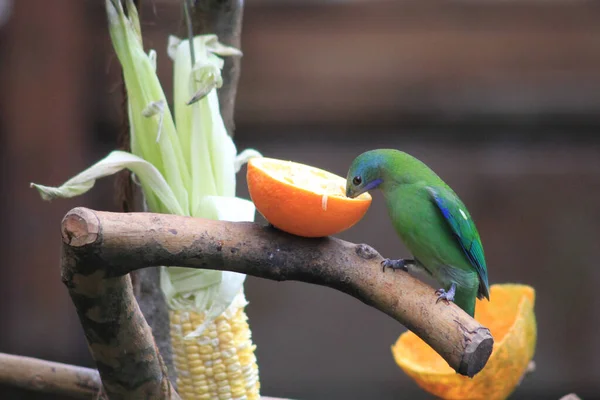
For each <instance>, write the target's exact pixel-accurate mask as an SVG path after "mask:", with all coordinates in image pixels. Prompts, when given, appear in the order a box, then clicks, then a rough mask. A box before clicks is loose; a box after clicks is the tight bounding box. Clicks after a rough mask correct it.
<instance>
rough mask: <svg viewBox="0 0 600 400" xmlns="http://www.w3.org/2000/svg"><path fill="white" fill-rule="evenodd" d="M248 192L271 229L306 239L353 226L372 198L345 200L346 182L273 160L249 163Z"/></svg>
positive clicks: (364, 196)
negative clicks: (272, 227)
mask: <svg viewBox="0 0 600 400" xmlns="http://www.w3.org/2000/svg"><path fill="white" fill-rule="evenodd" d="M247 180H248V190H249V191H250V197H251V198H252V201H253V202H254V205H255V206H256V209H257V210H258V211H259V212H260V213H261V214H262V215H263V216H264V217H265V219H266V220H267V221H269V222H270V223H271V224H273V226H275V227H276V228H278V229H281V230H282V231H285V232H288V233H292V234H294V235H298V236H305V237H322V236H329V235H334V234H336V233H339V232H341V231H344V230H346V229H348V228H350V227H351V226H352V225H354V224H356V223H357V222H358V221H359V220H360V219H361V218H362V217H363V216H364V215H365V213H366V212H367V210H368V209H369V206H370V205H371V195H369V194H368V193H363V194H361V195H360V196H358V197H357V198H355V199H351V198H348V197H346V194H345V193H346V179H344V178H342V177H341V176H338V175H335V174H332V173H330V172H327V171H324V170H322V169H318V168H314V167H311V166H308V165H304V164H299V163H295V162H291V161H284V160H277V159H273V158H253V159H251V160H250V161H249V162H248V174H247Z"/></svg>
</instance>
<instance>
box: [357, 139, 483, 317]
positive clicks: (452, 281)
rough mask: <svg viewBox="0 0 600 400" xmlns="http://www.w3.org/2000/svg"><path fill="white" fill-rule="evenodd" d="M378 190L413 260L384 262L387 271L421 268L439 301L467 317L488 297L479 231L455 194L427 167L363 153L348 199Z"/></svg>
mask: <svg viewBox="0 0 600 400" xmlns="http://www.w3.org/2000/svg"><path fill="white" fill-rule="evenodd" d="M375 188H379V189H381V191H382V192H383V196H384V197H385V202H386V205H387V209H388V213H389V215H390V218H391V220H392V223H393V225H394V228H395V229H396V232H397V233H398V235H399V236H400V238H401V239H402V241H403V242H404V244H405V245H406V247H407V248H408V249H409V250H410V252H411V253H412V255H413V259H398V260H392V259H385V260H384V261H383V262H382V263H381V264H382V266H383V271H384V272H385V269H386V268H391V269H392V270H395V269H403V270H405V271H407V270H408V268H407V266H408V265H414V266H416V267H418V268H421V269H424V270H425V271H426V272H427V273H429V274H430V275H431V276H433V278H434V279H436V280H437V281H438V282H439V283H440V284H441V285H442V286H443V288H442V289H439V290H436V294H437V295H438V299H437V301H438V302H439V301H440V300H443V301H445V302H448V301H453V302H454V303H455V304H456V305H458V306H459V307H460V308H462V309H463V310H464V311H465V312H467V313H468V314H469V315H470V316H473V314H474V313H475V299H476V298H479V299H483V298H484V297H485V298H487V299H488V300H489V299H490V291H489V285H488V274H487V267H486V264H485V256H484V253H483V246H482V244H481V239H480V238H479V233H478V232H477V228H476V227H475V223H474V222H473V219H472V218H471V216H470V215H469V211H467V208H466V207H465V205H464V204H463V202H462V201H461V200H460V199H459V198H458V196H457V195H456V193H454V191H453V190H452V189H451V188H450V187H449V186H448V185H447V184H446V183H445V182H444V181H443V180H442V179H441V178H440V177H439V176H438V175H437V174H436V173H435V172H433V171H432V170H431V169H430V168H429V167H428V166H427V165H425V164H424V163H423V162H421V161H419V160H418V159H416V158H415V157H413V156H411V155H409V154H407V153H404V152H401V151H398V150H392V149H378V150H371V151H367V152H365V153H363V154H361V155H359V156H358V157H356V159H355V160H354V161H353V162H352V165H351V166H350V169H349V171H348V176H347V180H346V196H348V197H356V196H358V195H360V194H361V193H364V192H367V191H369V190H372V189H375Z"/></svg>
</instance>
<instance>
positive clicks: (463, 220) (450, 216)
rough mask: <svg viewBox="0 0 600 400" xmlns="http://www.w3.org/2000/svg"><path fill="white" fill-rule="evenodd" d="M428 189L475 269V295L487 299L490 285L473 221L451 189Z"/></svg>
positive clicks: (479, 240)
mask: <svg viewBox="0 0 600 400" xmlns="http://www.w3.org/2000/svg"><path fill="white" fill-rule="evenodd" d="M428 189H429V192H430V193H431V196H432V197H433V200H434V202H435V204H436V205H437V207H438V208H439V210H440V211H441V213H442V215H443V216H444V219H445V220H446V222H448V225H449V226H450V229H451V230H452V233H453V234H454V236H455V237H456V239H457V241H458V243H459V244H460V247H461V248H462V249H463V251H464V253H465V255H466V256H467V258H468V259H469V262H470V263H471V265H472V266H473V268H474V269H475V271H477V275H478V276H479V289H478V293H477V297H478V298H480V299H482V298H484V297H485V298H487V299H488V300H489V298H490V287H489V284H488V275H487V266H486V264H485V256H484V254H483V246H482V244H481V239H480V238H479V233H478V232H477V228H476V227H475V223H474V222H473V220H472V219H471V216H470V215H469V212H468V211H467V208H466V207H465V205H464V204H463V203H462V201H460V199H459V198H458V197H457V196H456V195H455V194H454V193H453V192H452V191H451V190H448V189H446V188H440V187H437V188H433V187H428Z"/></svg>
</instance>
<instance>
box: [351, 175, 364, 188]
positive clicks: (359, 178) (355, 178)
mask: <svg viewBox="0 0 600 400" xmlns="http://www.w3.org/2000/svg"><path fill="white" fill-rule="evenodd" d="M361 182H362V178H361V177H360V176H355V177H354V178H353V179H352V183H353V184H354V186H358V185H360V184H361Z"/></svg>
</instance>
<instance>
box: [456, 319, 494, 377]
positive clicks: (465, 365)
mask: <svg viewBox="0 0 600 400" xmlns="http://www.w3.org/2000/svg"><path fill="white" fill-rule="evenodd" d="M470 339H471V341H470V342H469V343H468V344H467V346H466V348H465V352H464V354H463V358H462V360H461V362H460V366H459V367H458V370H457V371H456V372H458V373H459V374H461V375H465V376H468V377H469V378H472V377H474V376H475V375H476V374H477V373H479V371H481V370H482V369H483V367H485V364H486V363H487V361H488V359H489V358H490V355H491V354H492V350H493V348H494V339H493V338H492V334H491V333H490V331H489V329H487V328H483V327H482V328H479V329H478V330H477V331H476V332H475V333H474V334H473V335H472V336H471V338H470Z"/></svg>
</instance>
